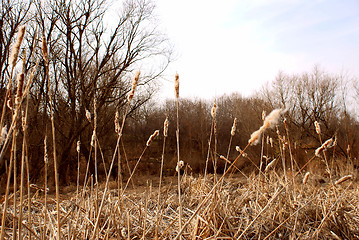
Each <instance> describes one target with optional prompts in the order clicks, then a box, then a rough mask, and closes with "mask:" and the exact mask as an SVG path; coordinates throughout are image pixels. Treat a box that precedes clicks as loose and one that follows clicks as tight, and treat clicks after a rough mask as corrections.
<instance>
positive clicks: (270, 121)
mask: <svg viewBox="0 0 359 240" xmlns="http://www.w3.org/2000/svg"><path fill="white" fill-rule="evenodd" d="M283 112H284V111H283V109H281V108H279V109H274V110H273V111H272V112H271V113H270V114H269V115H268V116H266V118H265V119H264V123H263V126H261V127H260V128H259V129H258V130H257V131H255V132H253V133H252V135H251V138H250V139H249V140H248V143H249V144H250V145H256V144H258V143H259V141H260V136H261V135H262V133H263V132H264V131H265V130H266V129H267V128H273V127H274V126H275V125H276V124H278V122H279V119H280V116H281V114H282V113H283Z"/></svg>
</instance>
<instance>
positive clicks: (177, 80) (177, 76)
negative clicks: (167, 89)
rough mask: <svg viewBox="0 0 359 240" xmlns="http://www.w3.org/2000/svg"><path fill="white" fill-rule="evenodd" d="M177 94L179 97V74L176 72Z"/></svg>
mask: <svg viewBox="0 0 359 240" xmlns="http://www.w3.org/2000/svg"><path fill="white" fill-rule="evenodd" d="M175 95H176V98H179V75H178V73H176V75H175Z"/></svg>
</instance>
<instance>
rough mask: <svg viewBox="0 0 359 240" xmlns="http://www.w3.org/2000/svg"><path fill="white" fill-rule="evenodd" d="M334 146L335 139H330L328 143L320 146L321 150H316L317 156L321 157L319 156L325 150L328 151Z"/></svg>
mask: <svg viewBox="0 0 359 240" xmlns="http://www.w3.org/2000/svg"><path fill="white" fill-rule="evenodd" d="M332 146H333V138H330V139H328V140H327V141H325V142H324V143H323V144H322V146H320V147H319V148H317V149H316V150H315V156H319V154H320V153H321V152H322V151H323V150H324V149H328V148H331V147H332Z"/></svg>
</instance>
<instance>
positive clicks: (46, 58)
mask: <svg viewBox="0 0 359 240" xmlns="http://www.w3.org/2000/svg"><path fill="white" fill-rule="evenodd" d="M41 50H42V57H43V58H44V61H45V65H47V63H48V62H49V54H48V51H47V41H46V37H45V35H44V34H42V47H41Z"/></svg>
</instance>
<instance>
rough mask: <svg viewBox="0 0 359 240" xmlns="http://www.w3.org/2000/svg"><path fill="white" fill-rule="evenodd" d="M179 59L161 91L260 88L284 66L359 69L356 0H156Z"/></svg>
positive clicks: (211, 93)
mask: <svg viewBox="0 0 359 240" xmlns="http://www.w3.org/2000/svg"><path fill="white" fill-rule="evenodd" d="M156 3H157V14H158V18H159V21H160V23H161V27H163V29H164V31H165V32H166V33H167V35H168V37H169V39H170V41H171V42H172V43H173V45H174V47H175V52H176V56H177V60H176V61H175V62H173V63H172V64H171V65H170V67H169V69H168V70H167V72H166V77H165V81H163V87H162V90H161V93H160V95H159V96H160V97H163V98H172V97H173V96H174V90H173V81H174V74H175V73H176V72H177V73H178V74H179V76H180V95H181V97H199V98H206V99H212V98H214V97H220V96H221V95H223V94H230V93H232V92H239V93H241V94H242V95H244V96H248V95H251V94H252V93H253V92H254V91H256V90H260V88H261V87H262V86H263V84H264V83H266V82H268V81H272V80H274V79H275V76H276V75H277V74H278V72H279V71H283V72H285V73H288V74H292V73H302V72H305V71H311V70H312V69H313V67H314V65H318V66H319V67H320V68H321V69H322V70H325V71H327V72H328V73H334V74H336V73H337V74H339V73H346V74H349V75H350V76H353V77H358V76H359V1H357V0H301V1H299V0H237V1H235V0H220V1H219V0H215V1H213V0H175V1H172V0H157V1H156Z"/></svg>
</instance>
